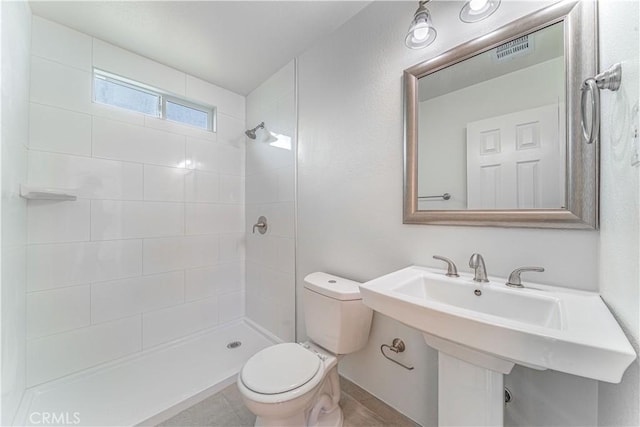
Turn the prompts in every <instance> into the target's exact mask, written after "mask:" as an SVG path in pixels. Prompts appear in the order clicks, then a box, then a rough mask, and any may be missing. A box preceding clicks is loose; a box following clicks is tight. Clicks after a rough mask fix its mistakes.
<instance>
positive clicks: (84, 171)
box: [29, 150, 142, 200]
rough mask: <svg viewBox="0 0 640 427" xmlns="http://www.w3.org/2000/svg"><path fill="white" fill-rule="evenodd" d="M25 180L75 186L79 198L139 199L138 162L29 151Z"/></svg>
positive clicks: (140, 195) (52, 184)
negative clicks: (27, 176)
mask: <svg viewBox="0 0 640 427" xmlns="http://www.w3.org/2000/svg"><path fill="white" fill-rule="evenodd" d="M29 183H31V184H33V185H42V186H48V187H54V188H75V189H78V195H79V197H81V198H101V199H123V200H141V199H142V165H140V164H136V163H128V162H120V161H116V160H104V159H95V158H91V157H80V156H72V155H67V154H53V153H46V152H41V151H35V150H30V151H29Z"/></svg>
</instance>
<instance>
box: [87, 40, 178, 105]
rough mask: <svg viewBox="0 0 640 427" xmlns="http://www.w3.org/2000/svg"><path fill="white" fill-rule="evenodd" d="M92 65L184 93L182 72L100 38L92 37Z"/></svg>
mask: <svg viewBox="0 0 640 427" xmlns="http://www.w3.org/2000/svg"><path fill="white" fill-rule="evenodd" d="M93 66H94V67H96V68H99V69H101V70H104V71H108V72H110V73H114V74H117V75H119V76H123V77H126V78H129V79H132V80H136V81H139V82H141V83H145V84H148V85H150V86H153V87H156V88H158V89H162V90H165V91H168V92H172V93H174V94H176V95H184V94H185V77H186V75H185V74H184V73H183V72H181V71H178V70H176V69H174V68H170V67H167V66H166V65H162V64H159V63H157V62H155V61H152V60H150V59H147V58H145V57H142V56H140V55H136V54H135V53H132V52H129V51H127V50H124V49H121V48H119V47H116V46H114V45H111V44H109V43H105V42H103V41H102V40H98V39H93Z"/></svg>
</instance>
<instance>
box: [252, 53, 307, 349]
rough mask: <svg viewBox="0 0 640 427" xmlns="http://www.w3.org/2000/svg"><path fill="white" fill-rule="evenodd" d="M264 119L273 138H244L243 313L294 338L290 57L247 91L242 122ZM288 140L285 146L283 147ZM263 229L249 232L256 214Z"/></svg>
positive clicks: (260, 135) (260, 134)
mask: <svg viewBox="0 0 640 427" xmlns="http://www.w3.org/2000/svg"><path fill="white" fill-rule="evenodd" d="M260 122H265V125H266V127H267V130H268V131H269V132H270V133H271V134H272V135H278V138H279V141H277V142H276V141H271V140H273V139H275V137H273V136H272V137H271V139H270V140H269V141H271V142H269V141H266V142H265V141H264V138H266V135H265V133H264V131H262V130H260V131H258V133H257V138H256V139H255V140H251V139H248V138H247V148H246V154H247V170H246V180H247V181H246V198H245V199H246V210H247V216H246V227H247V228H246V229H247V254H246V289H247V290H246V292H247V317H249V318H250V319H252V320H254V321H255V322H257V323H258V324H259V325H260V326H262V327H264V328H266V329H267V330H269V331H270V332H272V333H273V334H275V335H277V336H278V337H280V338H281V339H283V340H285V341H293V340H295V276H294V274H295V273H294V270H295V211H294V197H295V169H294V165H295V147H296V142H295V136H296V135H295V128H296V115H295V62H294V61H291V62H290V63H288V64H287V65H286V66H284V67H283V68H282V69H281V70H280V71H278V72H277V73H275V74H274V75H273V76H271V77H270V78H269V79H267V80H266V81H265V82H264V83H262V84H261V85H260V86H259V87H258V88H256V89H255V90H254V91H253V92H251V93H250V94H249V95H248V96H247V127H248V128H253V127H254V126H256V125H257V124H259V123H260ZM287 144H288V148H287ZM261 215H264V216H265V217H266V218H267V224H268V229H267V233H266V234H264V235H263V234H260V233H258V231H257V230H256V232H255V234H252V233H251V230H252V227H253V224H255V223H256V222H258V217H260V216H261Z"/></svg>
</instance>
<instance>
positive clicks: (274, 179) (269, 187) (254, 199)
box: [246, 171, 278, 203]
mask: <svg viewBox="0 0 640 427" xmlns="http://www.w3.org/2000/svg"><path fill="white" fill-rule="evenodd" d="M246 191H247V194H246V200H247V203H271V202H275V201H277V200H278V176H277V174H276V172H275V171H270V172H267V173H261V174H256V175H248V176H247V178H246Z"/></svg>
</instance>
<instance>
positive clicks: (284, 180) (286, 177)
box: [277, 167, 296, 202]
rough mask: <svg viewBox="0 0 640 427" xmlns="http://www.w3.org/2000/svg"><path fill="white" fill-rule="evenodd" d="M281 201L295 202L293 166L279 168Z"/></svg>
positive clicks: (279, 199)
mask: <svg viewBox="0 0 640 427" xmlns="http://www.w3.org/2000/svg"><path fill="white" fill-rule="evenodd" d="M277 177H278V178H277V179H278V198H277V200H278V201H279V202H293V201H294V199H295V182H296V178H295V171H294V168H293V167H289V168H283V169H278V170H277Z"/></svg>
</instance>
